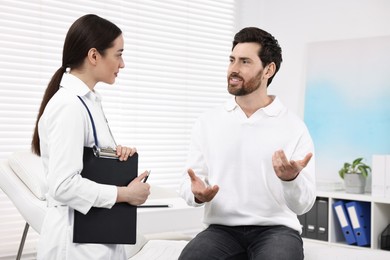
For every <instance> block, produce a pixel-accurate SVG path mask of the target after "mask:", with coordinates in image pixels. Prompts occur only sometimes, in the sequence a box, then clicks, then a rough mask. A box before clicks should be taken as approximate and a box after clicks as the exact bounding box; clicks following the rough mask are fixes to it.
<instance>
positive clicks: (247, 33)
mask: <svg viewBox="0 0 390 260" xmlns="http://www.w3.org/2000/svg"><path fill="white" fill-rule="evenodd" d="M244 42H255V43H258V44H260V50H259V53H258V55H259V58H260V60H261V62H262V64H263V67H265V66H267V65H268V64H270V63H271V62H273V63H275V65H276V70H275V74H274V75H273V76H272V77H271V78H269V80H268V83H267V86H268V85H269V84H271V82H272V79H273V78H274V76H275V75H276V73H277V72H278V71H279V68H280V64H281V63H282V49H281V48H280V46H279V43H278V41H277V40H276V39H275V38H274V37H273V36H272V35H271V34H269V33H268V32H266V31H264V30H261V29H259V28H256V27H246V28H244V29H242V30H241V31H239V32H238V33H237V34H236V35H235V36H234V40H233V47H232V50H233V49H234V47H236V45H237V44H238V43H244Z"/></svg>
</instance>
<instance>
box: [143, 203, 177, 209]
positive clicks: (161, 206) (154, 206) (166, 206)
mask: <svg viewBox="0 0 390 260" xmlns="http://www.w3.org/2000/svg"><path fill="white" fill-rule="evenodd" d="M171 207H172V205H170V204H155V205H154V204H153V205H152V204H149V205H139V206H137V208H171Z"/></svg>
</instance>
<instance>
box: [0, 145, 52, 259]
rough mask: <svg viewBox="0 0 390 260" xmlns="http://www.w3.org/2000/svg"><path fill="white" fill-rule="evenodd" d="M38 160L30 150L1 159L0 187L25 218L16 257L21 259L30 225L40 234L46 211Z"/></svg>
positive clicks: (42, 180)
mask: <svg viewBox="0 0 390 260" xmlns="http://www.w3.org/2000/svg"><path fill="white" fill-rule="evenodd" d="M44 179H45V178H44V172H43V165H42V162H41V159H40V158H39V157H38V156H36V155H34V154H33V153H31V152H30V151H21V152H16V153H14V154H12V155H11V156H10V157H9V159H8V160H3V161H1V162H0V188H1V189H2V190H3V191H4V193H5V194H6V195H7V196H8V198H9V199H10V200H11V201H12V203H13V204H14V205H15V207H16V208H17V209H18V211H19V212H20V214H21V215H22V217H23V218H24V220H25V221H26V224H25V228H24V231H23V235H22V239H21V241H20V244H19V249H18V254H17V257H16V259H17V260H18V259H20V258H21V256H22V251H23V247H24V242H25V240H26V236H27V232H28V229H29V226H31V227H32V228H33V229H34V230H35V231H36V232H38V233H40V231H41V227H42V223H43V219H44V216H45V213H46V201H45V195H44V194H45V187H46V186H45V181H44Z"/></svg>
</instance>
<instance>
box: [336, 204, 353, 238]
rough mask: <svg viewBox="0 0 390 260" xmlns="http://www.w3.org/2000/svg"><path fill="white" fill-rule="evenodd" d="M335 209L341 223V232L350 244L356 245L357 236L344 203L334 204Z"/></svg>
mask: <svg viewBox="0 0 390 260" xmlns="http://www.w3.org/2000/svg"><path fill="white" fill-rule="evenodd" d="M333 209H334V211H335V213H336V216H337V219H338V221H339V223H340V226H341V230H342V232H343V235H344V237H345V240H346V242H347V243H348V244H350V245H352V244H356V238H355V234H354V232H353V229H352V226H351V222H350V220H349V217H348V213H347V211H346V210H345V205H344V201H342V200H340V201H337V202H335V203H333Z"/></svg>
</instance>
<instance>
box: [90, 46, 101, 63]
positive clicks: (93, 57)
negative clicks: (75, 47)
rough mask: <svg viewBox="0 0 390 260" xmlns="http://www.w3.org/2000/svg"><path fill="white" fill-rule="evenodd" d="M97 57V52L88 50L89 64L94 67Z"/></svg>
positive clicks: (93, 49) (92, 49) (94, 49)
mask: <svg viewBox="0 0 390 260" xmlns="http://www.w3.org/2000/svg"><path fill="white" fill-rule="evenodd" d="M99 55H100V53H99V52H98V50H97V49H96V48H91V49H89V51H88V60H89V62H91V63H92V64H93V65H96V63H97V60H98V56H99Z"/></svg>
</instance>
